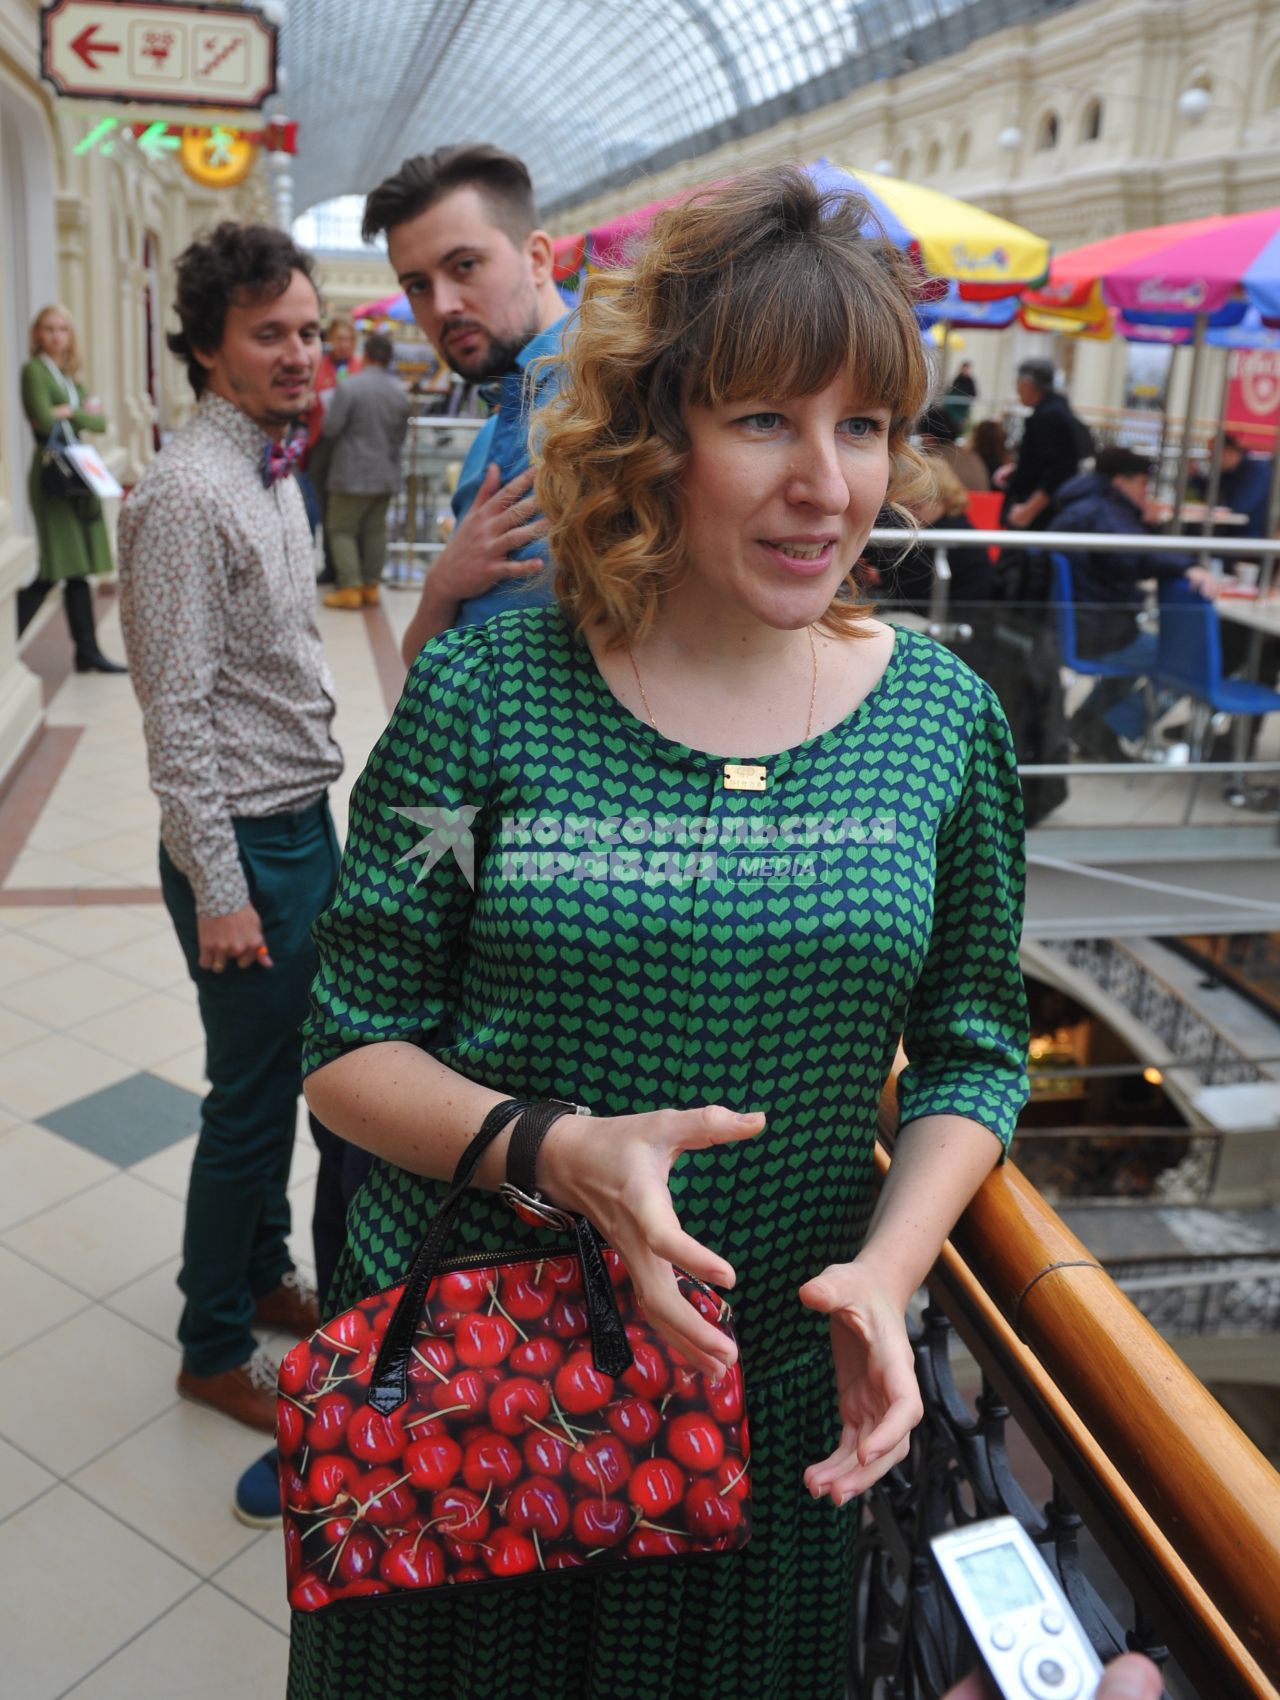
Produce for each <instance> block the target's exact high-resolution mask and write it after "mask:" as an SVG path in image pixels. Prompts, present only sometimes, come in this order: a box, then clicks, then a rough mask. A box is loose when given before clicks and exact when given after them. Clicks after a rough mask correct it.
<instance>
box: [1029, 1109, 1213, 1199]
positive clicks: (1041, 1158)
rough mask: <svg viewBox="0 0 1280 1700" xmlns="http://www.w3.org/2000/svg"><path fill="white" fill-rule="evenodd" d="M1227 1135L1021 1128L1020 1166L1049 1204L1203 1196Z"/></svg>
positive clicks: (1135, 1129)
mask: <svg viewBox="0 0 1280 1700" xmlns="http://www.w3.org/2000/svg"><path fill="white" fill-rule="evenodd" d="M1225 1137H1226V1135H1224V1134H1222V1133H1219V1132H1216V1131H1212V1130H1206V1129H1202V1128H1189V1127H1183V1128H1177V1127H1132V1128H1119V1127H1117V1128H1111V1127H1065V1128H1056V1127H1052V1128H1051V1127H1027V1128H1020V1129H1019V1130H1018V1167H1019V1168H1020V1169H1021V1170H1022V1172H1023V1174H1024V1175H1025V1176H1026V1178H1027V1179H1028V1180H1029V1181H1030V1182H1031V1184H1032V1186H1034V1187H1035V1189H1036V1191H1037V1192H1038V1193H1040V1195H1041V1197H1043V1198H1045V1199H1047V1200H1048V1202H1049V1203H1050V1204H1064V1203H1067V1202H1068V1201H1074V1202H1079V1201H1080V1200H1083V1199H1090V1198H1105V1199H1106V1201H1107V1202H1108V1204H1205V1203H1207V1202H1208V1201H1209V1199H1210V1198H1212V1196H1213V1188H1214V1181H1215V1178H1216V1176H1217V1172H1218V1164H1219V1161H1220V1159H1221V1156H1222V1146H1223V1140H1224V1138H1225Z"/></svg>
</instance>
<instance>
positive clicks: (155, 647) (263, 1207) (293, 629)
mask: <svg viewBox="0 0 1280 1700" xmlns="http://www.w3.org/2000/svg"><path fill="white" fill-rule="evenodd" d="M177 270H178V300H177V312H178V317H179V319H180V320H181V324H182V329H181V331H180V332H177V333H174V334H173V335H172V336H170V338H169V346H170V348H171V349H172V350H173V352H174V353H175V354H178V355H180V356H181V357H183V358H184V359H185V360H186V363H187V372H188V375H189V377H190V379H191V384H192V387H193V389H194V390H195V392H196V395H197V396H198V398H199V405H198V407H197V409H196V413H195V416H194V417H193V419H192V420H191V422H190V423H189V424H188V425H187V426H185V427H184V428H183V429H182V430H181V431H179V432H178V433H177V434H176V436H174V438H173V439H172V441H171V442H169V443H168V444H167V445H166V447H165V448H164V449H163V450H161V452H160V454H159V456H158V457H157V458H156V460H155V461H154V462H153V463H152V464H151V466H149V467H148V468H147V471H146V472H145V474H144V475H143V477H142V479H141V480H140V482H139V483H138V485H137V487H136V489H135V490H134V491H133V493H132V495H131V496H130V497H129V499H128V501H127V502H126V503H125V505H124V509H123V511H122V513H121V516H120V596H121V619H122V623H123V627H124V635H125V644H126V648H127V650H128V653H129V662H130V669H131V676H132V681H133V685H134V689H135V690H136V692H137V695H138V701H139V703H140V705H141V707H142V713H143V726H144V731H145V734H146V741H147V759H148V764H149V767H150V773H151V786H152V789H153V790H154V791H155V793H156V796H157V797H158V799H159V802H160V879H161V886H162V889H163V892H164V900H165V904H166V906H167V907H168V910H169V913H170V915H171V917H172V919H173V923H174V926H175V928H176V930H177V933H178V938H179V940H180V942H181V944H182V948H183V951H184V953H185V955H186V958H187V965H188V968H189V969H190V972H191V977H192V979H193V980H194V981H195V984H196V988H197V992H198V995H199V1003H200V1015H201V1019H202V1021H203V1023H204V1030H205V1039H206V1046H207V1051H206V1055H207V1068H208V1074H209V1080H210V1090H209V1094H208V1096H207V1097H206V1099H205V1101H204V1105H203V1108H202V1113H201V1126H200V1137H199V1140H198V1142H197V1146H196V1153H195V1159H194V1161H193V1163H192V1169H191V1182H190V1188H189V1190H188V1194H187V1215H186V1227H185V1232H184V1236H183V1248H182V1272H181V1274H180V1275H179V1277H178V1284H179V1286H180V1287H181V1288H182V1291H183V1293H184V1294H185V1295H186V1305H185V1308H184V1310H183V1313H182V1320H181V1322H180V1324H179V1327H178V1338H179V1340H180V1342H181V1344H182V1370H181V1373H180V1374H179V1376H178V1389H179V1391H180V1392H181V1393H183V1394H185V1395H186V1396H187V1397H188V1398H193V1399H198V1400H201V1401H202V1402H204V1403H205V1404H208V1405H212V1406H214V1407H215V1408H217V1409H218V1410H221V1411H224V1412H226V1413H227V1414H228V1415H229V1416H232V1417H235V1418H237V1419H239V1420H240V1421H241V1422H244V1423H248V1424H250V1425H251V1426H252V1427H254V1428H259V1429H263V1430H266V1431H274V1428H275V1376H276V1368H275V1365H274V1363H273V1362H272V1360H271V1359H270V1358H269V1357H268V1355H267V1354H266V1353H265V1351H263V1350H261V1349H260V1348H259V1347H258V1346H257V1342H256V1340H255V1338H254V1335H253V1332H252V1330H253V1327H254V1326H255V1324H256V1325H257V1326H260V1327H267V1328H280V1329H284V1330H287V1331H290V1332H293V1333H297V1334H302V1333H306V1332H309V1331H310V1330H311V1329H312V1328H314V1327H316V1326H318V1323H319V1315H318V1312H317V1308H316V1303H315V1297H314V1294H313V1293H312V1292H311V1291H310V1290H309V1288H308V1287H307V1285H306V1283H305V1282H304V1281H303V1280H302V1279H301V1277H300V1276H299V1275H298V1273H297V1271H296V1270H295V1269H294V1266H293V1261H292V1258H291V1257H290V1254H289V1250H288V1246H287V1244H286V1239H287V1236H288V1233H289V1204H288V1198H287V1194H286V1187H287V1184H288V1179H289V1165H290V1159H291V1156H292V1152H293V1138H294V1129H295V1126H296V1122H297V1103H298V1094H299V1090H300V1085H301V1079H300V1041H299V1038H298V1028H299V1026H300V1024H301V1021H302V1018H303V1016H304V1015H305V1013H306V1006H307V995H308V990H309V987H310V982H311V978H312V974H313V972H314V969H315V952H314V948H313V946H312V943H311V924H312V922H313V921H314V920H315V918H316V916H317V915H318V914H319V913H320V912H321V910H322V909H324V908H325V907H326V906H327V904H328V903H329V901H330V898H331V896H332V893H333V887H334V882H335V880H336V877H337V871H338V844H337V840H336V837H335V835H334V829H333V822H332V820H331V818H330V814H329V805H328V800H327V794H328V787H329V786H330V785H331V784H332V783H333V782H334V780H336V779H337V777H338V775H339V774H340V773H341V771H342V756H341V753H340V751H339V749H338V746H337V744H336V743H335V742H334V740H333V736H332V732H331V729H330V728H331V724H332V721H333V714H334V693H333V681H332V678H331V676H330V673H329V669H328V667H327V665H326V663H325V660H324V655H323V652H322V649H321V644H320V636H319V633H318V631H317V629H316V621H315V577H314V573H313V570H312V550H311V536H310V531H309V529H308V526H307V517H306V512H305V509H304V506H303V500H302V495H301V493H300V491H299V489H298V487H297V482H296V480H295V479H294V478H292V477H291V476H289V474H290V472H291V471H292V469H293V464H294V460H295V459H296V455H295V444H294V441H293V440H292V439H291V430H292V427H293V426H294V424H295V422H296V421H297V420H298V419H299V418H300V417H301V416H302V415H303V414H305V412H306V408H307V405H308V403H309V401H310V398H311V390H312V384H313V380H314V377H315V371H316V365H317V362H318V359H319V355H320V307H319V301H318V298H317V295H316V290H315V285H314V283H313V281H312V269H311V261H310V259H309V258H308V256H307V255H305V254H304V253H302V252H301V251H300V250H299V249H298V248H297V247H295V246H294V244H293V242H292V241H291V240H290V239H289V237H288V236H286V235H285V234H284V233H283V232H281V231H279V230H272V229H268V228H266V227H261V226H242V225H234V224H222V225H219V226H218V228H217V229H216V230H215V231H214V232H213V233H212V234H211V235H210V236H209V237H207V238H206V239H204V240H201V241H197V242H195V243H193V244H192V245H191V247H189V248H188V249H187V251H186V252H185V253H184V254H183V255H182V257H181V258H180V259H179V261H178V268H177ZM317 1143H318V1144H320V1147H321V1153H322V1183H323V1184H322V1188H321V1191H322V1192H324V1191H325V1190H327V1189H328V1188H330V1187H331V1186H332V1179H333V1171H334V1168H335V1165H336V1164H340V1161H341V1159H340V1156H339V1153H340V1151H341V1142H339V1141H337V1140H335V1139H334V1136H333V1135H331V1134H326V1133H325V1132H324V1130H323V1129H320V1130H318V1131H317ZM318 1255H319V1254H318Z"/></svg>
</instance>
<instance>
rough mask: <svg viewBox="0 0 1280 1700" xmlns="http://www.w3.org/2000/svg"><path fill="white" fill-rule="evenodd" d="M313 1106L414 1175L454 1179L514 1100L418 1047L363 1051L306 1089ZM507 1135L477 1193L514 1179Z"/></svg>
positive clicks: (479, 1178)
mask: <svg viewBox="0 0 1280 1700" xmlns="http://www.w3.org/2000/svg"><path fill="white" fill-rule="evenodd" d="M303 1093H304V1095H305V1097H306V1100H307V1104H308V1106H309V1107H310V1108H311V1109H312V1110H313V1111H314V1113H315V1115H316V1116H317V1118H318V1119H319V1120H320V1121H322V1122H323V1123H324V1125H325V1126H326V1127H327V1128H330V1129H331V1130H332V1131H333V1132H334V1133H336V1134H338V1135H339V1136H340V1137H341V1138H343V1139H347V1140H350V1141H351V1143H352V1144H353V1145H359V1146H361V1147H362V1148H363V1149H364V1150H366V1151H372V1152H373V1154H374V1156H376V1157H386V1158H387V1159H388V1160H389V1161H391V1162H392V1163H398V1164H399V1166H400V1167H401V1168H402V1169H409V1170H411V1171H412V1172H413V1173H414V1174H418V1175H430V1176H432V1177H434V1178H435V1179H437V1180H447V1179H448V1178H449V1176H450V1175H452V1173H453V1171H454V1168H455V1167H456V1165H457V1161H458V1158H459V1157H460V1156H461V1155H462V1153H463V1151H464V1150H465V1148H466V1146H467V1144H468V1142H469V1141H470V1140H471V1138H472V1137H473V1135H474V1134H475V1133H476V1131H477V1129H478V1128H479V1126H480V1124H481V1122H482V1121H483V1120H484V1118H485V1117H486V1116H487V1115H488V1113H489V1111H490V1110H491V1109H493V1107H494V1105H495V1104H500V1103H501V1102H502V1101H503V1099H504V1098H505V1097H509V1096H511V1094H509V1093H503V1092H495V1091H493V1090H492V1089H491V1088H489V1087H487V1086H477V1085H476V1083H475V1081H473V1080H468V1079H467V1078H466V1076H465V1075H461V1074H458V1073H457V1072H456V1071H455V1070H454V1069H451V1068H449V1067H447V1066H446V1065H445V1064H444V1063H442V1062H438V1061H437V1060H436V1058H435V1057H433V1056H432V1055H431V1054H430V1053H429V1052H427V1051H423V1050H420V1049H419V1048H418V1046H417V1045H410V1044H406V1043H405V1042H404V1041H402V1040H393V1041H389V1042H387V1043H384V1044H379V1045H362V1046H361V1047H360V1049H359V1050H355V1051H348V1052H347V1053H346V1055H345V1056H341V1057H338V1058H336V1059H335V1060H334V1061H333V1062H331V1063H326V1064H325V1066H324V1067H323V1068H319V1069H317V1070H316V1071H315V1073H314V1074H311V1075H308V1076H307V1079H306V1080H305V1082H304V1083H303ZM508 1137H509V1130H508V1129H504V1130H503V1132H502V1133H501V1134H500V1135H499V1136H498V1138H497V1139H496V1140H495V1141H494V1143H493V1144H492V1145H491V1146H490V1147H489V1149H488V1151H487V1152H486V1153H485V1156H484V1159H483V1161H482V1162H481V1165H480V1169H479V1172H478V1173H477V1175H476V1181H475V1184H476V1185H477V1186H482V1187H487V1188H490V1189H496V1188H497V1187H499V1186H500V1185H501V1184H502V1181H503V1180H504V1178H505V1175H506V1164H507V1140H508Z"/></svg>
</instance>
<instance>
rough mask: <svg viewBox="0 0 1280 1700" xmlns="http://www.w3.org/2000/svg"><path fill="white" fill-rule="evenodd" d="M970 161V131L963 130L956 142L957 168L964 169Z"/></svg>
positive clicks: (958, 169)
mask: <svg viewBox="0 0 1280 1700" xmlns="http://www.w3.org/2000/svg"><path fill="white" fill-rule="evenodd" d="M968 163H969V132H968V131H967V130H962V131H961V132H960V140H959V141H958V142H957V143H956V170H957V171H963V170H964V168H965V166H966V165H968Z"/></svg>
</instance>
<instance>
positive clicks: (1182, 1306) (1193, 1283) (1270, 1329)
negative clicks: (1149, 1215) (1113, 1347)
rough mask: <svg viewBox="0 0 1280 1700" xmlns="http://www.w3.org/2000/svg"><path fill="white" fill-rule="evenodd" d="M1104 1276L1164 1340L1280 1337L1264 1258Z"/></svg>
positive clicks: (1164, 1261)
mask: <svg viewBox="0 0 1280 1700" xmlns="http://www.w3.org/2000/svg"><path fill="white" fill-rule="evenodd" d="M1107 1272H1108V1274H1109V1275H1110V1276H1111V1279H1112V1280H1113V1281H1114V1282H1115V1283H1116V1285H1117V1286H1118V1287H1119V1288H1120V1290H1121V1292H1123V1293H1124V1294H1125V1295H1126V1296H1127V1297H1128V1298H1130V1299H1132V1301H1133V1303H1134V1304H1135V1305H1136V1306H1137V1307H1138V1309H1139V1310H1140V1311H1141V1312H1142V1314H1143V1316H1145V1317H1146V1319H1147V1321H1148V1322H1149V1323H1151V1325H1152V1326H1153V1327H1154V1328H1156V1329H1158V1330H1159V1332H1160V1334H1161V1336H1162V1338H1164V1339H1166V1340H1176V1339H1185V1338H1187V1337H1188V1336H1191V1335H1196V1336H1204V1335H1210V1334H1212V1335H1224V1334H1230V1335H1254V1334H1280V1261H1277V1260H1276V1258H1275V1257H1274V1256H1271V1255H1269V1254H1268V1253H1265V1252H1257V1253H1254V1254H1253V1255H1246V1256H1242V1257H1209V1258H1205V1257H1197V1258H1177V1259H1174V1258H1154V1259H1151V1260H1150V1261H1144V1262H1142V1263H1112V1264H1109V1265H1108V1271H1107ZM1276 1350H1277V1353H1278V1354H1280V1342H1277V1346H1276ZM1276 1582H1277V1588H1278V1589H1280V1576H1278V1577H1277V1578H1276Z"/></svg>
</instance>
